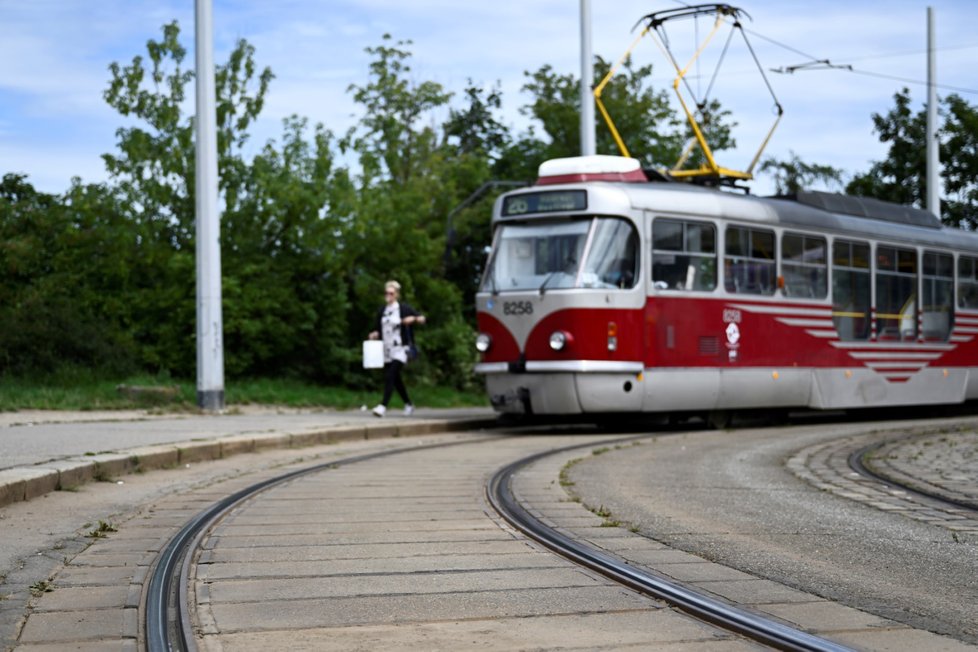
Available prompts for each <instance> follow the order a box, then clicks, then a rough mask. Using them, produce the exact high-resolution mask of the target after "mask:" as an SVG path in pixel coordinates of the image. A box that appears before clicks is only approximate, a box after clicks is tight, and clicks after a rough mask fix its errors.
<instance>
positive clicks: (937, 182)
mask: <svg viewBox="0 0 978 652" xmlns="http://www.w3.org/2000/svg"><path fill="white" fill-rule="evenodd" d="M934 31H935V30H934V8H933V7H927V210H928V211H930V212H931V213H933V214H934V215H936V216H937V217H938V218H940V217H941V170H940V167H941V161H940V149H939V148H938V140H937V129H938V124H937V55H936V48H937V46H936V44H935V42H934V40H935V39H934Z"/></svg>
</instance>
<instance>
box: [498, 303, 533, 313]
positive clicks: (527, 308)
mask: <svg viewBox="0 0 978 652" xmlns="http://www.w3.org/2000/svg"><path fill="white" fill-rule="evenodd" d="M503 314H504V315H532V314H533V304H532V303H530V302H529V301H504V302H503Z"/></svg>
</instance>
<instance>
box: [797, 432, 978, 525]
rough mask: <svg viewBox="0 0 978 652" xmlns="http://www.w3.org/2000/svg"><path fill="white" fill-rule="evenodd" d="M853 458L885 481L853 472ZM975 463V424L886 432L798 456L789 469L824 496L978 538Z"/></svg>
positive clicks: (833, 443) (977, 442) (822, 446)
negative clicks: (838, 496) (851, 500)
mask: <svg viewBox="0 0 978 652" xmlns="http://www.w3.org/2000/svg"><path fill="white" fill-rule="evenodd" d="M854 455H860V456H861V458H862V461H863V464H864V466H866V467H867V468H868V469H869V470H870V471H872V472H873V473H875V474H877V475H878V476H880V478H882V479H883V480H882V481H881V480H880V479H876V478H867V477H865V476H863V475H861V474H859V473H857V472H856V471H855V470H853V468H852V467H851V466H850V463H849V461H850V458H851V457H852V456H854ZM976 462H978V429H976V428H975V424H974V422H973V421H967V422H959V423H953V422H952V423H948V424H945V425H942V426H940V427H938V428H937V429H934V428H928V429H921V428H910V429H909V430H907V431H902V432H895V431H893V430H888V431H885V432H880V433H876V434H872V435H860V436H855V437H845V438H841V439H836V440H833V441H830V442H825V443H820V444H817V445H815V446H810V447H808V448H806V449H804V450H802V451H799V452H798V453H797V454H796V455H794V456H793V457H791V459H789V460H788V463H787V464H788V468H790V469H791V470H792V471H793V472H794V473H795V474H796V475H798V476H799V477H801V478H804V479H805V480H807V481H809V482H810V483H812V484H813V485H815V486H816V487H818V488H820V489H822V490H823V491H829V492H832V493H835V494H838V495H841V496H845V497H847V498H851V499H853V500H858V501H861V502H865V503H868V504H871V505H873V506H874V507H877V508H879V509H884V510H887V511H894V512H899V513H903V514H904V515H905V516H908V517H910V518H914V519H917V520H920V521H926V522H928V523H931V524H933V525H940V526H942V527H945V528H947V529H949V530H952V531H954V532H956V533H961V534H963V535H967V536H969V537H978V517H976V516H975V512H974V510H975V509H978V464H976ZM886 480H889V482H886ZM904 487H910V488H912V489H915V490H917V491H921V492H924V493H927V494H931V495H934V496H937V497H939V498H942V499H946V500H951V501H953V502H957V503H958V504H959V505H961V507H956V506H953V505H948V504H946V503H943V502H941V501H937V500H931V499H928V498H926V497H923V496H919V495H916V494H912V493H910V492H908V491H906V490H905V489H904ZM968 506H970V507H971V509H967V507H968Z"/></svg>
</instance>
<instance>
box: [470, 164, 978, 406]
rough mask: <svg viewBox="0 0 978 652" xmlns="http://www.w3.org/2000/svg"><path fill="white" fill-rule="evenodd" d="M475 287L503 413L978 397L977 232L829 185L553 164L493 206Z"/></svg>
mask: <svg viewBox="0 0 978 652" xmlns="http://www.w3.org/2000/svg"><path fill="white" fill-rule="evenodd" d="M493 229H494V234H493V243H492V250H491V253H490V258H489V262H488V265H487V267H486V272H485V276H484V278H483V281H482V285H481V288H480V292H479V293H478V295H477V297H476V302H477V313H478V328H479V331H480V332H479V336H478V339H477V347H478V349H479V351H480V352H481V356H482V358H481V362H480V363H479V364H478V365H477V366H476V371H477V372H478V373H480V374H484V375H485V379H486V387H487V391H488V393H489V395H490V398H491V401H492V404H493V406H494V408H495V409H496V410H497V411H499V412H504V413H509V412H512V413H528V414H544V415H558V414H559V415H571V414H586V413H611V412H657V413H672V412H688V411H696V412H704V411H705V412H714V413H723V412H724V411H728V410H736V409H744V408H798V407H800V408H812V409H846V408H861V407H874V406H897V405H922V404H950V403H960V402H963V401H965V400H968V399H974V398H978V373H972V372H978V234H975V233H970V232H964V231H960V230H955V229H949V228H944V227H942V226H941V224H940V222H939V220H938V219H937V218H936V217H935V216H933V215H932V214H930V213H927V212H925V211H921V210H917V209H913V208H908V207H905V206H898V205H894V204H888V203H885V202H880V201H876V200H867V199H862V198H853V197H844V196H841V195H835V194H829V193H816V192H807V193H800V194H799V197H797V198H795V199H784V198H758V197H753V196H748V195H742V194H735V193H731V192H727V191H721V190H717V189H715V188H707V187H701V186H696V185H691V184H686V183H677V182H664V181H663V182H660V181H649V180H648V179H647V178H646V175H645V174H644V173H643V171H642V170H641V169H640V168H639V164H638V162H637V161H635V160H634V159H628V158H621V157H610V156H594V157H581V158H569V159H558V160H554V161H548V162H547V163H544V164H543V165H542V166H541V167H540V178H539V180H538V181H537V184H536V185H535V186H533V187H531V188H525V189H521V190H518V191H513V192H510V193H507V194H505V195H503V196H502V197H500V198H499V199H498V200H497V201H496V204H495V206H494V209H493Z"/></svg>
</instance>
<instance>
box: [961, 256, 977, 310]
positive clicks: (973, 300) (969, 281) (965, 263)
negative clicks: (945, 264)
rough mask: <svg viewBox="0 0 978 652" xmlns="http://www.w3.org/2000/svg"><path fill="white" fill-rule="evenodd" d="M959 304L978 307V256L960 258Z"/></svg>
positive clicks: (973, 307) (963, 306) (966, 306)
mask: <svg viewBox="0 0 978 652" xmlns="http://www.w3.org/2000/svg"><path fill="white" fill-rule="evenodd" d="M958 306H959V307H960V308H972V309H978V258H972V257H971V256H961V257H960V258H958Z"/></svg>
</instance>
